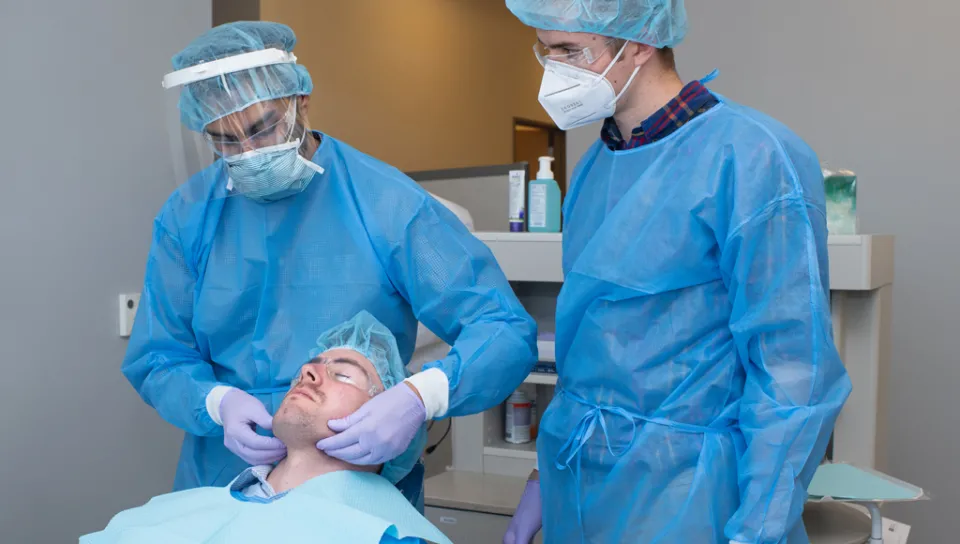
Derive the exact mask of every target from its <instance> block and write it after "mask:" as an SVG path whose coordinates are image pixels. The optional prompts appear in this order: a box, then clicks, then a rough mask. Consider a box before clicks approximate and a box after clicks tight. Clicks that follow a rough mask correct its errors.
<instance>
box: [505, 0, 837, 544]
mask: <svg viewBox="0 0 960 544" xmlns="http://www.w3.org/2000/svg"><path fill="white" fill-rule="evenodd" d="M506 4H507V7H508V8H509V9H510V10H511V11H512V12H513V13H514V14H515V15H516V16H517V17H518V18H519V19H520V20H521V21H522V22H523V23H525V24H526V25H528V26H531V27H534V28H536V29H537V36H538V43H537V45H536V47H535V49H536V56H537V58H538V59H539V61H540V63H541V64H542V65H543V70H544V74H543V83H542V86H541V88H540V102H541V104H542V105H543V107H544V108H545V109H546V111H547V113H549V114H550V116H551V117H552V118H553V119H554V121H555V122H556V124H557V125H558V126H559V127H560V128H563V129H571V128H575V127H579V126H583V125H586V124H588V123H592V122H596V121H602V122H603V124H602V128H601V129H600V138H599V139H598V140H597V141H596V143H594V145H593V146H592V147H591V148H590V149H589V150H588V151H587V152H586V154H585V155H584V156H583V157H582V159H581V160H580V162H579V164H578V166H577V167H576V169H575V171H574V173H573V178H572V180H571V185H570V188H569V191H568V192H567V196H566V200H565V202H564V204H563V232H564V234H563V272H564V285H563V289H562V291H561V293H560V296H559V298H558V301H557V320H556V323H557V325H556V326H557V330H556V343H557V345H556V355H557V372H558V375H559V381H558V385H557V391H556V395H555V397H554V398H553V400H552V402H551V403H550V405H549V407H548V408H547V410H546V412H545V413H544V415H543V419H542V421H541V423H540V427H539V436H538V442H537V453H538V457H537V465H538V467H539V469H540V470H539V472H535V473H534V474H533V475H532V476H531V479H530V481H529V482H528V484H527V488H526V491H525V492H524V494H523V497H522V498H521V500H520V504H519V507H518V509H517V513H516V514H515V516H514V518H513V520H512V522H511V525H510V527H509V530H508V532H507V534H506V535H505V537H504V542H505V543H510V544H514V543H524V544H526V543H528V542H530V540H531V538H532V537H533V535H534V534H535V533H536V532H537V531H538V530H540V528H541V526H542V528H543V531H544V541H545V542H599V543H614V542H617V543H619V542H636V543H661V544H667V543H693V542H696V543H723V544H725V543H727V542H733V543H744V544H774V543H788V544H798V543H800V544H803V543H806V542H808V539H807V535H806V532H805V530H804V527H803V523H802V521H801V513H802V510H803V504H804V501H805V499H806V487H807V485H808V484H809V483H810V480H811V478H812V477H813V473H814V471H815V470H816V468H817V466H818V464H819V463H820V461H821V460H822V459H823V456H824V452H825V450H826V448H827V443H828V440H829V437H830V433H831V431H832V428H833V425H834V422H835V421H836V418H837V415H838V413H839V412H840V408H841V407H842V405H843V403H844V402H845V400H846V398H847V397H848V396H849V394H850V391H851V385H850V381H849V378H848V377H847V374H846V372H845V370H844V368H843V365H842V364H841V361H840V358H839V356H838V353H837V351H836V349H835V347H834V344H833V337H832V326H831V322H830V310H829V278H828V267H827V228H826V220H825V211H824V189H823V179H822V177H821V170H820V166H819V162H818V160H817V157H816V155H815V154H814V152H813V151H812V150H811V149H810V147H808V146H807V145H806V144H805V143H804V142H803V141H802V140H801V139H800V138H799V137H797V136H796V135H795V134H794V133H793V132H791V131H790V130H789V129H788V128H787V127H785V126H783V125H782V124H780V123H778V122H777V121H775V120H773V119H771V118H770V117H767V116H766V115H764V114H762V113H760V112H757V111H755V110H752V109H750V108H747V107H745V106H742V105H739V104H737V103H735V102H733V101H731V100H728V99H726V98H725V97H722V96H720V95H719V94H717V93H714V92H712V91H711V90H709V89H708V88H707V87H706V86H705V82H706V81H708V79H705V80H703V81H691V82H689V83H686V84H684V83H683V82H682V81H681V79H680V77H679V76H678V74H677V71H676V69H675V67H674V52H673V50H672V49H671V48H672V47H673V46H675V45H676V44H678V43H680V41H681V40H682V39H683V37H684V34H685V33H686V30H687V17H686V12H685V9H684V5H683V2H682V0H506Z"/></svg>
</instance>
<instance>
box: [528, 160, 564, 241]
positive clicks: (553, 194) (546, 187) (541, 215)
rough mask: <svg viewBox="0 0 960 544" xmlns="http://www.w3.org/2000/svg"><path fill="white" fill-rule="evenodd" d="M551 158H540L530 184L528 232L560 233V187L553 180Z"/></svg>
mask: <svg viewBox="0 0 960 544" xmlns="http://www.w3.org/2000/svg"><path fill="white" fill-rule="evenodd" d="M552 161H553V157H540V171H539V172H537V179H535V180H533V181H531V182H530V202H529V204H528V205H527V211H528V214H529V215H528V216H527V230H528V231H529V232H560V186H559V185H557V182H556V180H554V179H553V170H552V169H551V168H550V163H551V162H552Z"/></svg>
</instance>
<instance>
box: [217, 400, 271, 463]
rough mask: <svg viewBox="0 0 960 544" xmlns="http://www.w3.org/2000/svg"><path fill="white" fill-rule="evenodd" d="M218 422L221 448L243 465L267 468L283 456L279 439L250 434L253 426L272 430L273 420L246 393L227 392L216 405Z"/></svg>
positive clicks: (260, 403) (257, 401) (264, 409)
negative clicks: (220, 433)
mask: <svg viewBox="0 0 960 544" xmlns="http://www.w3.org/2000/svg"><path fill="white" fill-rule="evenodd" d="M220 419H221V420H222V421H223V445H224V446H226V447H227V449H228V450H230V451H232V452H233V453H234V454H236V456H237V457H239V458H241V459H243V460H244V461H246V462H247V463H250V464H251V465H269V464H270V463H274V462H276V461H279V460H280V459H283V457H284V456H285V455H286V454H287V447H286V446H284V445H283V442H281V441H280V439H278V438H274V437H272V436H260V435H259V434H257V433H256V432H255V431H254V427H255V426H256V425H259V426H260V427H261V428H263V429H266V430H268V431H271V430H273V417H271V416H270V414H269V413H268V412H267V409H266V407H264V405H263V403H262V402H260V401H259V400H257V399H256V397H254V396H253V395H251V394H250V393H247V392H245V391H241V390H239V389H231V390H230V391H228V392H227V394H226V395H224V396H223V399H222V400H221V401H220Z"/></svg>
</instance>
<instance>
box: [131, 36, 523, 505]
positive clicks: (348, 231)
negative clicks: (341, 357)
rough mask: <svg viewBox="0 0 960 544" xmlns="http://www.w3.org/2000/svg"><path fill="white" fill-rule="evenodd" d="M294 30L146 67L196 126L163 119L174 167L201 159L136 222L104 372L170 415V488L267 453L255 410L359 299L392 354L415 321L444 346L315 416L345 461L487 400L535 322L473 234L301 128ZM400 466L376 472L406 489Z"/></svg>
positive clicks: (402, 181)
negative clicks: (397, 378)
mask: <svg viewBox="0 0 960 544" xmlns="http://www.w3.org/2000/svg"><path fill="white" fill-rule="evenodd" d="M295 42H296V38H295V36H294V34H293V32H292V31H291V30H290V28H289V27H286V26H284V25H280V24H276V23H269V22H240V23H231V24H227V25H223V26H219V27H216V28H214V29H211V30H210V31H208V32H206V33H205V34H203V35H202V36H200V37H199V38H197V39H196V40H195V41H194V42H193V43H191V44H190V45H188V46H187V47H186V48H185V49H184V50H183V51H182V52H181V53H179V54H178V55H176V56H175V57H174V59H173V65H174V69H175V71H174V72H172V73H170V74H167V75H166V76H165V77H164V80H163V82H164V86H165V87H167V88H168V89H179V102H178V104H177V108H176V109H177V116H178V117H179V119H180V122H181V123H182V125H183V126H184V127H185V128H186V129H188V130H189V131H191V132H192V134H195V135H197V138H196V143H197V145H198V148H197V150H196V151H195V152H192V151H194V150H192V149H190V148H188V147H187V145H186V144H187V143H188V142H190V141H191V140H190V135H189V133H187V134H186V135H185V133H183V132H181V131H180V128H179V126H177V127H176V129H172V130H171V143H172V144H173V145H174V146H180V145H183V146H184V148H185V151H186V153H184V156H183V157H180V156H178V155H177V154H176V153H175V155H174V162H173V166H174V167H175V168H176V167H183V166H184V165H186V164H188V163H189V162H190V161H191V160H193V159H194V158H196V157H202V156H209V157H210V158H211V159H212V160H211V162H210V163H209V164H202V165H200V166H202V168H201V169H198V171H197V172H196V173H194V174H193V175H192V176H190V177H189V179H186V180H180V181H185V183H183V185H181V186H180V187H179V188H177V189H176V190H175V191H174V192H173V194H172V196H171V197H170V199H169V200H168V201H167V203H166V204H165V205H164V207H163V209H162V210H161V212H160V214H159V215H158V216H157V218H156V220H155V222H154V227H155V228H154V237H153V245H152V247H151V249H150V254H149V258H148V262H147V271H146V279H145V282H144V289H143V296H142V297H141V303H140V308H139V313H138V315H137V318H136V321H135V325H134V330H133V335H132V337H131V340H130V345H129V348H128V351H127V355H126V358H125V360H124V363H123V372H124V374H125V375H126V377H127V378H128V380H129V381H130V382H131V384H132V385H133V386H134V387H135V388H136V389H137V390H138V392H139V393H140V395H141V396H142V398H143V399H144V400H145V401H146V402H147V403H148V404H150V405H151V406H153V407H154V408H156V410H157V411H158V413H159V414H160V415H161V416H162V417H163V418H164V419H166V420H167V421H169V422H170V423H172V424H174V425H176V426H178V427H180V428H181V429H183V430H185V431H186V437H185V440H184V445H183V450H182V453H181V458H180V464H179V466H178V470H177V475H176V479H175V483H174V488H175V489H177V490H180V489H188V488H193V487H197V486H210V485H225V484H226V483H227V482H229V481H231V480H232V479H233V478H234V477H236V476H237V474H239V473H240V472H241V471H242V470H244V469H245V468H246V467H248V466H249V465H251V464H266V463H270V462H274V461H276V460H277V459H279V458H281V457H283V455H284V454H285V449H284V447H283V444H282V443H280V442H279V441H278V440H277V439H276V438H274V437H271V436H269V431H270V428H271V425H272V423H271V420H272V418H271V414H273V413H274V412H275V410H276V408H277V407H278V406H279V404H280V401H281V400H282V399H283V395H284V393H285V392H286V389H287V387H286V386H287V384H289V383H290V380H291V379H292V378H293V377H294V376H295V375H296V372H297V369H298V368H299V367H300V364H301V363H302V360H303V357H304V356H305V354H306V353H308V352H309V350H310V349H311V347H312V344H313V342H314V339H316V337H317V336H318V335H319V334H320V332H322V331H324V330H326V329H328V328H329V327H331V326H332V325H334V324H337V323H341V322H343V321H344V320H346V319H347V318H349V317H350V316H352V315H354V314H356V313H357V312H358V311H360V310H366V311H368V312H370V314H372V315H373V316H375V317H376V319H377V320H379V321H380V322H381V323H383V325H384V326H386V327H387V328H388V329H389V330H390V331H392V333H393V334H394V336H395V337H396V341H397V345H398V349H399V353H400V356H401V358H402V359H403V360H404V361H407V360H409V358H410V355H411V353H412V352H413V349H414V342H415V337H416V327H417V322H418V320H419V321H420V322H422V323H424V324H425V325H426V326H428V327H429V328H430V329H431V330H432V331H434V332H435V333H436V334H437V335H438V336H439V337H440V338H441V339H442V340H443V341H444V342H446V343H448V344H450V345H452V346H453V349H452V350H451V351H450V352H449V353H448V354H446V355H445V356H443V357H441V358H438V359H437V360H434V361H431V362H429V363H427V364H426V365H424V367H423V370H422V371H420V372H418V373H417V374H415V375H413V376H410V377H409V378H406V379H404V380H403V381H401V382H399V383H397V384H393V385H392V387H389V388H388V389H387V390H386V391H384V392H383V393H381V394H379V395H377V396H376V397H375V398H373V399H372V400H371V401H370V402H367V403H365V404H364V405H363V406H361V407H360V408H358V409H357V411H356V412H354V413H352V414H348V415H346V416H345V417H344V418H340V419H335V420H332V421H330V423H329V426H330V428H331V430H332V431H334V434H333V436H331V437H326V438H325V439H324V440H320V441H319V444H318V447H319V448H320V449H321V450H323V451H324V452H325V453H326V454H328V455H329V456H331V457H334V458H338V459H341V460H343V461H346V462H349V463H351V464H355V465H377V464H381V463H384V462H385V460H387V459H392V458H395V457H396V456H398V455H400V454H401V453H403V452H405V451H407V449H408V447H409V446H410V444H412V443H414V441H415V440H416V439H417V437H418V436H420V435H421V433H422V429H423V427H424V424H425V422H426V421H427V420H429V419H431V418H438V417H452V416H457V415H466V414H470V413H474V412H478V411H482V410H485V409H488V408H490V407H491V406H494V405H496V404H497V403H499V402H501V401H503V400H504V399H505V398H506V397H507V396H508V395H509V394H510V392H511V391H512V390H513V389H515V388H516V387H517V386H518V385H519V384H520V383H521V382H522V381H523V379H524V377H525V376H526V375H527V373H528V372H529V371H530V369H531V368H532V366H533V364H534V362H535V361H536V351H535V350H536V324H535V323H534V321H533V319H532V318H531V317H530V316H529V314H527V312H526V311H525V310H524V309H523V307H522V306H521V305H520V303H519V301H518V300H517V299H516V297H515V296H514V294H513V291H512V290H511V288H510V285H509V283H508V282H507V279H506V277H505V276H504V275H503V273H502V271H501V270H500V268H499V267H498V266H497V264H496V262H495V260H494V259H493V256H492V254H491V253H490V251H489V249H488V248H486V246H484V245H483V244H482V243H481V242H480V241H478V240H477V239H476V238H474V237H473V236H471V235H470V233H469V232H467V230H466V229H465V228H464V226H463V225H462V224H461V223H460V222H459V221H457V219H456V217H455V216H454V215H453V214H451V213H450V212H449V211H448V210H447V209H445V208H444V207H443V206H442V205H440V204H439V203H437V202H436V201H435V200H434V199H432V198H430V197H429V195H427V193H426V192H425V191H424V190H423V189H421V188H420V187H419V186H418V185H417V184H416V183H414V182H413V181H412V180H411V179H409V178H408V177H407V176H405V175H403V174H402V173H401V172H399V171H398V170H396V169H395V168H392V167H390V166H388V165H386V164H384V163H382V162H380V161H378V160H376V159H374V158H372V157H370V156H368V155H365V154H363V153H361V152H359V151H357V150H356V149H354V148H352V147H350V146H348V145H346V144H345V143H343V142H340V141H338V140H336V139H335V138H333V137H331V136H329V135H326V134H322V133H321V132H318V131H315V130H311V128H310V126H309V121H308V116H307V114H308V112H309V106H310V94H311V92H312V90H313V82H312V79H311V76H310V74H309V73H308V72H307V70H306V69H305V68H304V67H303V66H301V65H300V64H298V63H297V62H296V56H295V55H294V54H293V52H292V51H293V48H294V44H295ZM325 76H326V77H329V78H330V79H334V77H335V76H333V75H325ZM174 149H179V147H175V148H174ZM181 159H182V160H181ZM417 466H418V467H419V470H417V469H414V471H413V472H411V473H410V475H409V476H406V477H405V478H404V480H403V481H399V482H398V481H393V482H392V483H394V484H397V486H398V487H399V488H400V489H401V491H403V492H404V494H405V495H406V496H407V497H408V498H409V499H410V500H411V502H414V504H418V503H419V502H420V501H422V496H421V490H422V487H423V485H422V480H423V466H422V463H419V464H418V465H417Z"/></svg>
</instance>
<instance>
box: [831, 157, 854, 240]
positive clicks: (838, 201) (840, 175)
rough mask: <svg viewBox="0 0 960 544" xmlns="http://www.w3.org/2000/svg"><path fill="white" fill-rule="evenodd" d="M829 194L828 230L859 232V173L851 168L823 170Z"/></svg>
mask: <svg viewBox="0 0 960 544" xmlns="http://www.w3.org/2000/svg"><path fill="white" fill-rule="evenodd" d="M823 185H824V190H825V192H826V195H827V231H828V232H829V233H830V234H857V230H858V229H857V175H856V174H854V173H853V172H851V171H850V170H836V171H833V170H828V169H826V168H824V170H823Z"/></svg>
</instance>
